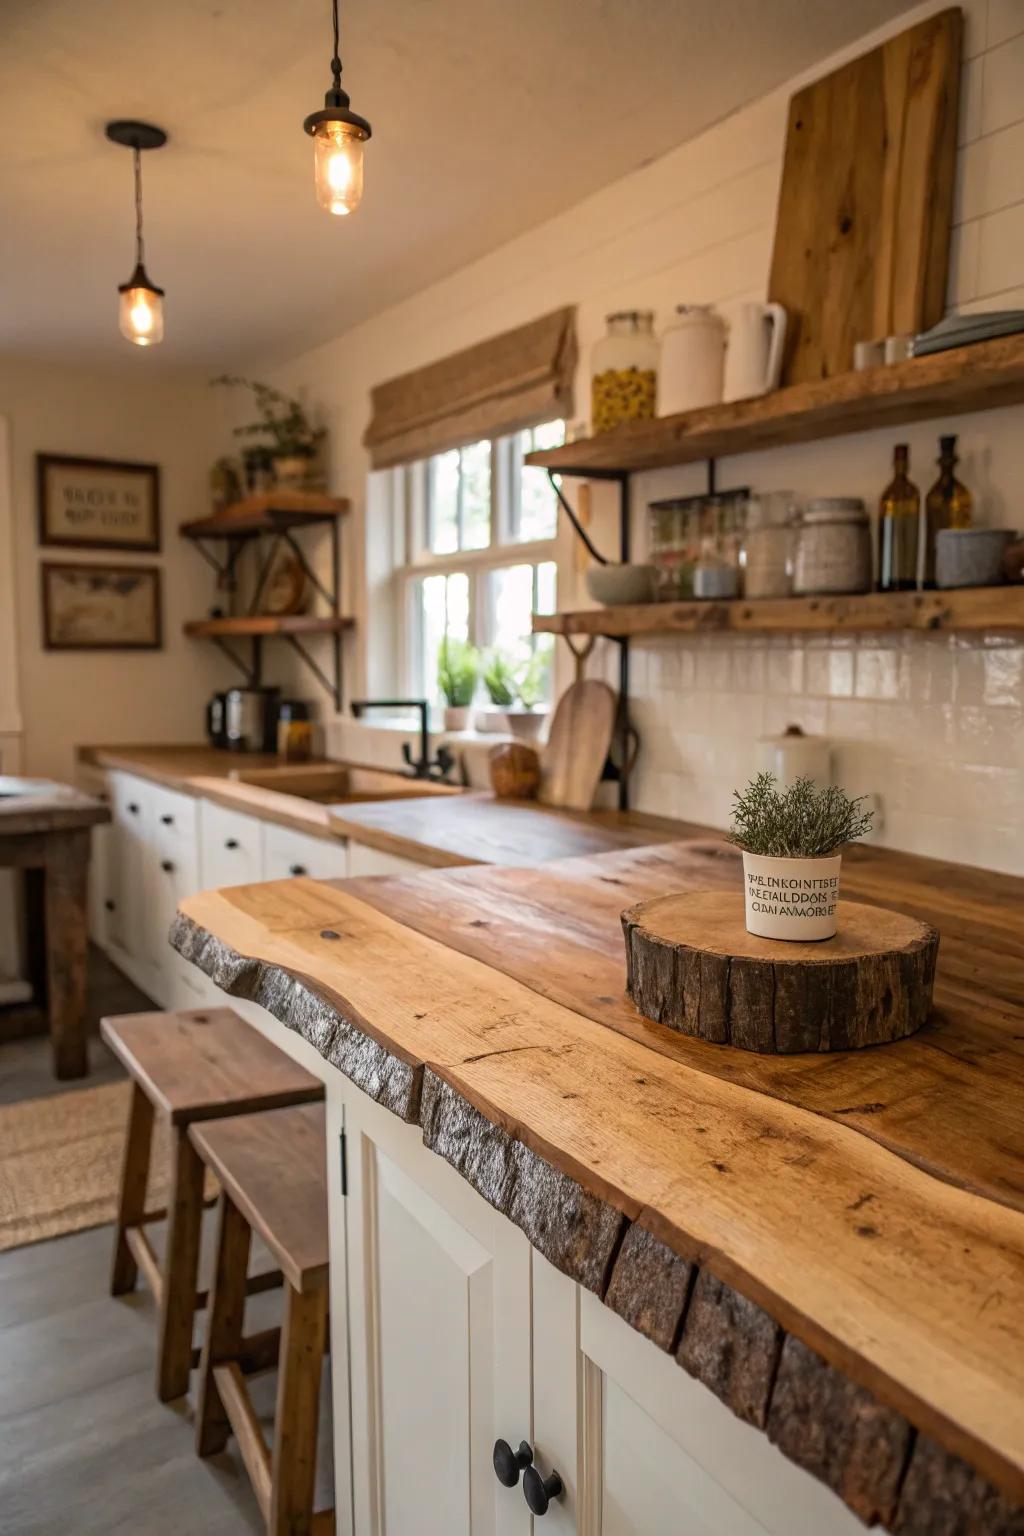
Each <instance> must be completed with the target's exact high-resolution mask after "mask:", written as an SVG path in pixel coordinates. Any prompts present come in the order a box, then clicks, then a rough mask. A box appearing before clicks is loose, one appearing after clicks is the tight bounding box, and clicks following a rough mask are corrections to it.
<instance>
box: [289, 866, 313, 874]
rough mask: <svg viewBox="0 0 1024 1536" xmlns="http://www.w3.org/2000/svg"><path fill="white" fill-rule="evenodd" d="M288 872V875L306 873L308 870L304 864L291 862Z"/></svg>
mask: <svg viewBox="0 0 1024 1536" xmlns="http://www.w3.org/2000/svg"><path fill="white" fill-rule="evenodd" d="M288 873H289V874H290V875H308V874H309V870H308V869H307V868H306V866H305V864H292V865H290V866H289V869H288Z"/></svg>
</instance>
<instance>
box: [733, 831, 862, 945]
mask: <svg viewBox="0 0 1024 1536" xmlns="http://www.w3.org/2000/svg"><path fill="white" fill-rule="evenodd" d="M842 862H843V858H842V854H839V853H835V854H830V855H827V856H826V857H824V858H815V859H777V858H772V857H770V856H768V855H765V854H760V853H747V852H745V851H744V854H743V895H744V902H745V914H746V924H747V932H748V933H755V934H757V935H758V937H759V938H762V939H789V940H791V941H793V940H796V941H797V942H801V941H802V942H804V943H807V942H808V941H810V942H816V941H817V940H819V939H831V938H832V937H833V936H834V934H835V931H836V904H837V902H838V900H839V870H840V866H841V865H842Z"/></svg>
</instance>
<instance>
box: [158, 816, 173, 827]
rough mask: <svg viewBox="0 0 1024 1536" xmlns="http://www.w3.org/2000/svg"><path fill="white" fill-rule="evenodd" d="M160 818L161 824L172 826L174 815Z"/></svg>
mask: <svg viewBox="0 0 1024 1536" xmlns="http://www.w3.org/2000/svg"><path fill="white" fill-rule="evenodd" d="M160 820H161V822H162V823H163V825H164V826H165V827H173V826H174V817H173V816H161V817H160Z"/></svg>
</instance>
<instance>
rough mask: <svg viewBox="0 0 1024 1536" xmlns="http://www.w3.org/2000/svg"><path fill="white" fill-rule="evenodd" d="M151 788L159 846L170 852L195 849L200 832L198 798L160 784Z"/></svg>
mask: <svg viewBox="0 0 1024 1536" xmlns="http://www.w3.org/2000/svg"><path fill="white" fill-rule="evenodd" d="M151 789H152V804H153V823H154V830H155V834H156V840H157V843H158V844H159V846H160V847H161V848H166V849H167V850H168V852H170V851H171V850H172V849H179V850H181V849H183V848H185V847H187V848H190V849H194V848H195V843H196V837H197V834H198V822H197V802H196V800H195V799H194V798H193V796H192V795H182V794H179V793H178V791H177V790H173V789H164V788H163V786H162V785H159V784H154V785H152V786H151Z"/></svg>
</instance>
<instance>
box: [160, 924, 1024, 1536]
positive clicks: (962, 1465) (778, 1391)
mask: <svg viewBox="0 0 1024 1536" xmlns="http://www.w3.org/2000/svg"><path fill="white" fill-rule="evenodd" d="M171 942H172V944H173V945H174V947H175V948H176V949H177V950H178V951H179V953H181V954H182V955H184V956H185V957H186V958H187V959H189V960H191V961H192V962H193V963H194V964H196V965H197V966H198V967H199V968H200V969H201V970H203V971H204V972H205V973H206V974H207V975H209V976H211V977H212V979H213V980H214V981H215V982H216V983H217V985H218V986H220V987H221V988H222V989H223V990H224V991H226V992H229V993H231V994H232V995H234V996H237V997H244V998H248V999H251V1000H253V1001H255V1002H257V1003H259V1004H260V1005H261V1006H262V1007H264V1008H266V1009H267V1010H268V1012H270V1013H271V1014H273V1015H274V1017H275V1018H277V1019H279V1020H280V1022H281V1023H283V1024H285V1025H286V1026H287V1027H288V1028H291V1029H294V1030H296V1032H297V1033H299V1034H301V1035H303V1036H304V1038H306V1039H308V1040H310V1041H311V1042H312V1043H313V1044H314V1045H316V1047H317V1049H318V1050H319V1051H320V1052H321V1054H323V1055H324V1056H325V1058H326V1059H327V1060H329V1061H332V1062H333V1064H334V1065H336V1066H338V1068H339V1070H341V1071H342V1072H344V1073H345V1074H346V1076H348V1077H349V1078H350V1079H351V1080H352V1081H353V1082H355V1083H356V1084H357V1085H358V1086H359V1087H360V1088H362V1089H363V1091H364V1092H366V1093H368V1094H369V1095H370V1096H371V1097H373V1098H374V1099H375V1101H376V1102H377V1103H380V1104H383V1105H385V1106H386V1107H387V1108H389V1109H391V1110H392V1112H393V1113H395V1114H397V1115H399V1116H400V1117H401V1118H402V1119H404V1120H406V1121H408V1122H410V1123H413V1124H416V1123H418V1124H419V1125H420V1128H421V1130H422V1132H423V1139H424V1142H425V1144H426V1145H427V1146H428V1147H430V1149H431V1150H432V1151H434V1152H436V1153H437V1154H438V1155H439V1156H441V1157H443V1158H444V1159H445V1161H446V1162H448V1163H449V1164H450V1165H451V1166H452V1167H453V1168H454V1169H455V1170H456V1171H457V1172H458V1173H459V1174H460V1175H461V1176H462V1177H463V1178H465V1179H466V1180H467V1182H468V1183H470V1184H471V1185H472V1187H473V1188H474V1189H476V1190H477V1192H478V1193H480V1194H481V1195H482V1196H483V1197H484V1198H485V1199H486V1200H487V1201H488V1203H489V1204H490V1205H492V1206H493V1207H494V1208H495V1209H496V1210H498V1211H500V1212H501V1213H502V1214H503V1215H505V1216H507V1217H508V1219H509V1220H510V1221H512V1222H513V1224H514V1225H515V1226H517V1227H519V1229H520V1230H521V1231H523V1232H524V1234H525V1235H526V1236H527V1238H528V1239H529V1240H530V1242H531V1243H532V1244H533V1246H534V1247H536V1248H537V1249H538V1251H539V1252H540V1253H542V1254H543V1255H544V1257H545V1258H547V1259H548V1260H549V1262H550V1263H551V1264H553V1265H554V1266H555V1268H556V1269H558V1270H560V1271H561V1272H562V1273H563V1274H566V1275H568V1276H569V1277H570V1278H571V1279H573V1280H575V1281H577V1282H578V1283H579V1284H581V1285H583V1286H585V1287H586V1288H587V1289H589V1290H591V1291H593V1292H594V1293H595V1294H596V1295H598V1296H600V1297H601V1298H602V1300H603V1301H604V1303H605V1305H607V1306H608V1307H610V1308H611V1310H613V1311H614V1312H616V1313H617V1314H618V1315H619V1316H620V1317H622V1318H623V1319H624V1320H625V1321H626V1322H627V1323H628V1324H629V1325H630V1326H631V1327H633V1328H635V1329H636V1330H637V1331H638V1332H640V1333H641V1334H643V1335H645V1336H646V1337H647V1338H649V1339H651V1340H652V1342H653V1343H655V1345H656V1346H657V1347H658V1348H660V1349H662V1350H663V1351H664V1352H665V1353H674V1354H675V1355H676V1359H677V1361H678V1363H679V1364H680V1365H681V1366H683V1367H685V1369H686V1370H687V1371H688V1372H689V1373H690V1374H691V1375H692V1376H694V1377H695V1378H696V1379H697V1380H698V1381H700V1382H701V1383H702V1384H703V1385H705V1386H707V1387H709V1388H710V1390H711V1391H713V1392H714V1393H715V1394H716V1396H718V1397H719V1398H720V1399H721V1400H722V1401H723V1402H724V1403H725V1404H726V1405H727V1406H728V1407H729V1408H730V1409H731V1410H732V1412H733V1413H734V1414H736V1415H737V1416H738V1417H740V1418H743V1419H745V1420H746V1421H747V1422H748V1423H752V1424H755V1425H757V1426H758V1427H760V1428H763V1429H767V1432H768V1434H769V1436H770V1438H771V1439H772V1440H774V1442H775V1443H776V1445H777V1446H778V1448H779V1449H780V1450H781V1451H782V1453H783V1454H784V1455H785V1456H787V1458H789V1459H790V1460H792V1461H794V1462H796V1463H797V1464H798V1465H800V1466H802V1467H803V1468H804V1469H805V1470H807V1471H808V1472H810V1473H811V1474H812V1475H814V1476H815V1477H817V1478H818V1479H819V1480H821V1481H823V1482H825V1483H826V1484H827V1485H828V1486H829V1487H831V1488H832V1489H833V1490H834V1491H835V1492H836V1493H837V1494H838V1495H839V1497H840V1498H841V1499H842V1500H843V1501H844V1502H845V1503H846V1504H847V1505H848V1506H849V1507H850V1508H851V1509H853V1510H854V1511H855V1512H856V1513H857V1514H858V1515H859V1516H860V1517H861V1518H862V1519H865V1518H867V1519H872V1518H885V1519H888V1520H893V1519H895V1524H893V1525H892V1527H891V1528H892V1530H893V1531H894V1532H896V1533H898V1536H1024V1505H1022V1504H1019V1503H1017V1502H1015V1501H1014V1500H1013V1499H1011V1498H1008V1497H1007V1496H1006V1495H1005V1494H1004V1493H1002V1492H1001V1491H1000V1490H999V1489H998V1488H996V1487H995V1486H994V1485H993V1484H992V1483H991V1482H990V1481H989V1480H988V1479H987V1478H985V1477H984V1476H983V1475H982V1474H980V1473H978V1472H976V1471H975V1470H974V1469H973V1468H972V1467H971V1466H969V1465H968V1463H967V1462H965V1461H962V1460H961V1459H960V1458H959V1457H957V1456H955V1455H953V1454H952V1453H950V1452H948V1451H946V1450H945V1449H943V1448H942V1447H941V1446H939V1445H938V1444H937V1443H936V1442H935V1441H933V1440H931V1439H930V1438H929V1437H928V1436H927V1435H925V1434H923V1433H920V1432H918V1431H916V1430H915V1429H914V1427H913V1426H912V1425H911V1424H910V1422H909V1421H908V1420H907V1419H906V1418H905V1417H904V1416H903V1415H902V1414H900V1413H899V1412H897V1411H896V1410H894V1409H891V1408H889V1407H888V1406H887V1405H885V1404H883V1403H882V1402H880V1401H879V1399H878V1398H877V1397H875V1396H874V1394H873V1393H871V1392H869V1391H868V1390H867V1389H865V1388H863V1387H861V1386H859V1385H858V1384H857V1383H855V1382H853V1381H851V1380H850V1379H849V1378H848V1377H846V1376H845V1375H844V1374H843V1373H842V1372H841V1371H839V1370H836V1369H835V1368H834V1367H833V1366H831V1365H829V1363H828V1362H827V1361H825V1360H824V1359H822V1357H821V1356H820V1355H818V1354H816V1353H815V1351H813V1350H812V1349H810V1348H809V1347H808V1346H807V1345H805V1344H804V1343H803V1342H802V1341H800V1340H798V1339H797V1338H796V1337H795V1336H794V1335H792V1334H787V1333H786V1332H785V1330H784V1329H783V1328H782V1327H780V1325H779V1324H778V1323H776V1322H775V1321H774V1319H772V1317H771V1316H770V1315H769V1314H768V1313H767V1312H766V1311H764V1309H763V1308H762V1307H760V1306H758V1305H757V1304H756V1303H755V1302H753V1301H751V1300H750V1299H749V1298H748V1297H746V1296H743V1295H742V1294H741V1293H740V1292H738V1291H736V1290H735V1289H733V1287H732V1286H730V1285H728V1284H726V1283H725V1282H723V1281H721V1280H720V1279H718V1277H717V1276H715V1275H714V1273H713V1272H712V1270H711V1269H710V1268H709V1267H708V1266H706V1265H699V1264H698V1263H696V1262H694V1261H693V1260H691V1259H687V1258H684V1257H683V1256H681V1255H679V1254H677V1253H676V1252H675V1251H674V1250H673V1249H671V1248H669V1247H668V1246H667V1245H666V1244H664V1243H662V1242H661V1241H660V1240H659V1239H657V1238H655V1237H654V1236H653V1234H652V1233H651V1232H650V1231H649V1230H648V1229H647V1228H646V1227H644V1226H643V1225H642V1223H640V1222H630V1221H629V1220H628V1218H627V1217H626V1216H625V1215H623V1213H622V1212H621V1211H619V1210H617V1209H616V1208H615V1207H614V1206H611V1205H610V1204H608V1203H607V1202H605V1201H603V1200H601V1199H600V1198H598V1197H597V1196H596V1195H593V1194H591V1193H590V1192H589V1191H587V1190H585V1189H584V1188H583V1187H582V1186H581V1185H580V1184H579V1183H577V1182H576V1181H575V1180H574V1179H571V1178H569V1177H568V1176H567V1175H566V1174H564V1173H562V1172H560V1171H559V1170H558V1169H556V1168H553V1167H552V1166H551V1165H550V1164H548V1163H547V1162H546V1161H545V1160H544V1159H543V1158H541V1157H540V1156H538V1155H537V1154H536V1153H535V1152H533V1151H532V1150H531V1149H530V1148H528V1147H527V1146H526V1145H525V1144H524V1143H523V1142H521V1141H520V1140H518V1139H517V1138H516V1137H515V1136H513V1135H511V1134H510V1133H509V1132H508V1131H506V1130H504V1129H503V1128H502V1127H500V1126H498V1125H495V1124H493V1123H492V1122H491V1121H490V1120H488V1119H487V1117H486V1116H485V1115H483V1114H482V1113H481V1112H480V1111H479V1110H478V1109H477V1108H476V1107H475V1106H474V1105H472V1104H470V1103H469V1102H468V1101H467V1100H465V1099H464V1098H463V1097H462V1096H461V1095H460V1094H459V1093H458V1091H457V1090H456V1089H455V1088H453V1087H452V1086H451V1085H450V1084H449V1083H447V1082H445V1081H444V1079H443V1078H441V1077H440V1076H438V1075H437V1074H436V1073H435V1072H432V1071H431V1070H430V1068H429V1067H419V1068H414V1067H412V1066H410V1065H409V1064H408V1063H406V1062H403V1061H401V1060H399V1058H398V1057H396V1056H394V1055H393V1054H391V1053H389V1052H388V1051H387V1050H386V1049H385V1047H383V1046H382V1045H380V1044H378V1043H377V1042H376V1041H374V1040H372V1039H371V1038H370V1037H369V1036H368V1035H366V1034H364V1033H363V1031H362V1030H361V1029H360V1027H359V1023H358V1022H357V1021H354V1020H353V1021H349V1020H348V1019H346V1018H345V1017H343V1016H342V1014H341V1013H340V1011H339V1008H338V1007H337V1005H336V1004H335V1003H334V1002H333V1001H332V999H331V998H329V997H327V996H325V995H323V994H322V992H318V991H317V990H314V989H313V988H312V987H311V986H309V985H306V984H304V983H303V981H302V980H301V979H300V978H298V977H297V976H295V975H293V974H292V973H290V972H289V971H287V970H285V969H284V968H282V967H281V966H278V965H274V964H269V963H268V964H264V963H263V962H262V961H259V960H253V959H247V958H245V957H244V956H242V955H239V954H238V953H237V951H235V950H233V949H232V948H230V946H229V945H227V944H226V943H224V942H223V941H222V940H220V939H218V938H217V937H216V936H215V935H214V934H212V933H210V932H209V931H208V930H207V929H204V928H202V927H201V926H199V925H198V924H197V923H195V922H194V921H193V920H192V919H191V918H189V917H186V916H185V915H184V914H180V913H179V914H178V916H177V917H176V919H175V922H174V924H173V927H172V930H171ZM816 1422H820V1424H821V1425H822V1426H826V1427H827V1430H828V1432H827V1433H825V1431H824V1430H823V1431H822V1433H821V1434H820V1435H819V1436H818V1438H817V1439H813V1438H812V1443H811V1444H810V1445H809V1444H808V1443H807V1442H808V1426H809V1425H813V1424H814V1423H816ZM837 1437H838V1442H839V1443H833V1441H835V1440H836V1439H837ZM911 1447H912V1449H910V1448H911ZM908 1449H909V1454H908ZM898 1452H899V1454H897V1453H898ZM869 1511H870V1512H872V1513H869ZM883 1511H885V1515H884V1516H883V1514H882V1512H883Z"/></svg>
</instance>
